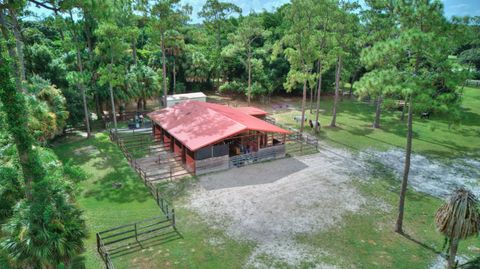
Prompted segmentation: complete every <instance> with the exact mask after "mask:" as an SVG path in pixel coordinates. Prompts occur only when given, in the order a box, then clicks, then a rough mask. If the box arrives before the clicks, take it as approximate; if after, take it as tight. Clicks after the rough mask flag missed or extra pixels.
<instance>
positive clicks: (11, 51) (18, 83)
mask: <svg viewBox="0 0 480 269" xmlns="http://www.w3.org/2000/svg"><path fill="white" fill-rule="evenodd" d="M0 25H1V28H2V35H3V38H4V39H5V40H9V39H10V36H9V32H8V25H7V21H6V18H5V15H4V14H3V12H2V11H1V10H0ZM6 43H7V50H8V56H10V58H11V59H12V61H11V68H12V69H13V72H14V77H15V88H16V89H17V91H19V92H22V91H23V87H22V78H21V75H20V68H19V61H18V57H17V52H16V49H15V47H14V46H13V45H12V43H11V42H6Z"/></svg>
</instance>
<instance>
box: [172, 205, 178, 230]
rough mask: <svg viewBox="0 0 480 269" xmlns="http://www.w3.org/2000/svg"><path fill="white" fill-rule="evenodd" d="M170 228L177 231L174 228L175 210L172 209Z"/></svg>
mask: <svg viewBox="0 0 480 269" xmlns="http://www.w3.org/2000/svg"><path fill="white" fill-rule="evenodd" d="M172 227H173V229H177V228H176V227H175V209H173V208H172Z"/></svg>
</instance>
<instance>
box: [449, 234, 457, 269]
mask: <svg viewBox="0 0 480 269" xmlns="http://www.w3.org/2000/svg"><path fill="white" fill-rule="evenodd" d="M458 241H459V240H458V239H457V238H454V239H452V240H451V243H450V253H449V255H448V265H447V268H448V269H454V268H456V262H455V257H456V256H457V250H458Z"/></svg>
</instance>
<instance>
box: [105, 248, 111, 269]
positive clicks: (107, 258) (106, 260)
mask: <svg viewBox="0 0 480 269" xmlns="http://www.w3.org/2000/svg"><path fill="white" fill-rule="evenodd" d="M109 260H110V257H108V252H105V267H107V269H111V268H110V264H109V263H108V261H109Z"/></svg>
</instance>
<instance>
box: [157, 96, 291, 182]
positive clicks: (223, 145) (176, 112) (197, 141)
mask: <svg viewBox="0 0 480 269" xmlns="http://www.w3.org/2000/svg"><path fill="white" fill-rule="evenodd" d="M266 115H267V112H265V111H263V110H261V109H258V108H254V107H247V108H233V107H228V106H224V105H219V104H213V103H206V102H199V101H186V102H183V103H179V104H176V105H174V106H172V107H167V108H164V109H160V110H157V111H154V112H151V113H149V114H148V117H150V119H151V120H152V122H153V126H152V128H153V134H154V137H155V140H157V141H162V142H163V143H164V145H165V147H166V148H168V149H170V151H171V152H174V153H175V154H176V155H177V156H181V157H182V158H181V160H182V162H183V164H184V165H185V167H186V169H187V170H188V171H190V172H192V173H194V174H197V175H199V174H205V173H209V172H213V171H219V170H224V169H228V168H229V167H232V166H238V165H243V164H245V163H248V162H257V161H262V160H266V159H275V158H281V157H284V156H285V140H286V135H287V134H290V133H291V132H290V131H287V130H284V129H282V128H280V127H278V126H276V125H273V124H270V123H268V122H266V121H264V120H262V118H264V117H265V116H266ZM240 162H241V163H240Z"/></svg>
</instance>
